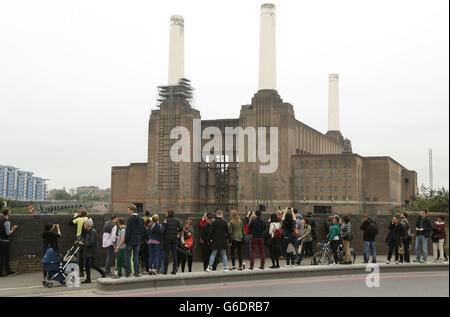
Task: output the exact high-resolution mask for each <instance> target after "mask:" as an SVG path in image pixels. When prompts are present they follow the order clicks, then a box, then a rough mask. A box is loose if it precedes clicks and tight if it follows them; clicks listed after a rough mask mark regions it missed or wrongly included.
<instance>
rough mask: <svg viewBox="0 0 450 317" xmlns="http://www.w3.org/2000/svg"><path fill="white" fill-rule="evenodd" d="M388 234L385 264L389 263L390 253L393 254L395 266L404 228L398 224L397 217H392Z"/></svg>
mask: <svg viewBox="0 0 450 317" xmlns="http://www.w3.org/2000/svg"><path fill="white" fill-rule="evenodd" d="M388 230H389V233H388V235H387V237H386V243H387V244H388V245H389V251H388V257H387V261H386V263H387V264H389V263H391V257H392V251H394V252H395V264H398V257H399V254H398V248H399V246H400V241H401V238H402V236H403V230H404V227H403V226H402V225H401V224H400V221H399V219H398V216H394V217H392V222H391V223H390V224H389V226H388Z"/></svg>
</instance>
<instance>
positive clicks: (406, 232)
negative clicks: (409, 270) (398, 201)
mask: <svg viewBox="0 0 450 317" xmlns="http://www.w3.org/2000/svg"><path fill="white" fill-rule="evenodd" d="M400 218H401V220H400V224H401V225H402V227H403V235H402V241H401V243H402V245H403V249H404V252H405V255H404V256H403V259H404V262H405V263H409V261H410V252H409V245H410V244H411V226H410V224H409V221H408V214H407V213H406V211H404V212H402V214H401V215H400ZM400 262H402V257H401V256H400Z"/></svg>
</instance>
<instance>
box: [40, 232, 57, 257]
mask: <svg viewBox="0 0 450 317" xmlns="http://www.w3.org/2000/svg"><path fill="white" fill-rule="evenodd" d="M60 237H61V230H60V229H59V225H58V224H54V225H52V226H50V225H45V227H44V232H43V233H42V239H44V253H43V254H44V255H45V251H47V249H48V248H52V249H53V250H55V252H56V253H58V249H59V248H58V239H59V238H60Z"/></svg>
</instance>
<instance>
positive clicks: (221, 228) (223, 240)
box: [206, 209, 231, 272]
mask: <svg viewBox="0 0 450 317" xmlns="http://www.w3.org/2000/svg"><path fill="white" fill-rule="evenodd" d="M210 241H211V249H212V252H211V256H210V257H209V265H208V267H207V269H206V272H211V271H212V268H213V267H212V266H213V264H214V261H215V259H216V255H217V252H218V251H220V254H221V256H222V262H223V271H224V272H228V263H227V247H228V245H229V244H230V242H231V235H230V231H229V230H228V224H227V223H226V221H225V220H224V219H223V211H222V210H220V209H219V210H217V211H216V220H215V221H214V222H213V224H212V228H211V235H210Z"/></svg>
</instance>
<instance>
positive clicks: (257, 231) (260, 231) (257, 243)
mask: <svg viewBox="0 0 450 317" xmlns="http://www.w3.org/2000/svg"><path fill="white" fill-rule="evenodd" d="M255 216H256V217H255V218H254V219H253V220H251V222H250V225H249V229H250V234H251V235H252V240H251V245H252V254H251V258H250V268H249V269H250V270H253V266H254V264H255V255H256V248H258V249H259V254H260V256H261V265H260V266H259V268H260V269H261V270H264V264H265V260H266V256H265V254H264V239H263V237H264V231H265V230H266V222H265V221H264V220H262V219H261V210H257V211H256V212H255Z"/></svg>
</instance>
